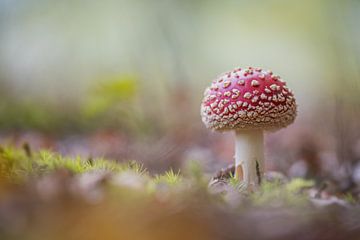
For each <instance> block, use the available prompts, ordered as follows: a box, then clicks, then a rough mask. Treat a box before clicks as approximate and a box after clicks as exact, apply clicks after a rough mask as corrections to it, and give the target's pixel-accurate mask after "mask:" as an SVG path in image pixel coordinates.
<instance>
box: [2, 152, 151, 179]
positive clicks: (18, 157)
mask: <svg viewBox="0 0 360 240" xmlns="http://www.w3.org/2000/svg"><path fill="white" fill-rule="evenodd" d="M58 169H66V170H68V171H70V172H72V173H74V174H76V173H83V172H88V171H95V170H105V171H111V172H121V171H134V172H136V173H138V174H146V170H145V169H144V167H143V166H142V165H141V164H139V163H136V162H134V161H130V162H128V163H117V162H115V161H110V160H106V159H102V158H97V159H85V158H82V157H79V156H77V157H64V156H61V155H60V154H57V153H53V152H50V151H39V152H35V153H32V154H31V155H29V154H28V153H27V152H26V151H24V150H22V149H15V148H10V147H6V148H1V151H0V176H1V177H2V178H6V179H8V180H11V181H19V180H23V179H25V178H26V177H28V176H38V175H42V174H45V173H48V172H51V171H55V170H58Z"/></svg>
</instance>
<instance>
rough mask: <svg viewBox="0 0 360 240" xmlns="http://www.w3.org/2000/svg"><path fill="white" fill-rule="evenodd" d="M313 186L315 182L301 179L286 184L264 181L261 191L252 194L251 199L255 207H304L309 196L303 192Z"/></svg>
mask: <svg viewBox="0 0 360 240" xmlns="http://www.w3.org/2000/svg"><path fill="white" fill-rule="evenodd" d="M312 186H314V182H313V181H309V180H305V179H300V178H297V179H293V180H291V181H290V182H289V183H286V184H283V183H281V182H280V181H274V182H268V181H264V182H263V183H262V185H261V187H260V189H259V191H256V192H254V193H253V194H251V199H252V202H253V203H254V204H255V205H273V206H278V205H291V206H299V205H304V204H306V202H307V196H306V195H305V194H304V192H303V190H304V189H307V188H310V187H312Z"/></svg>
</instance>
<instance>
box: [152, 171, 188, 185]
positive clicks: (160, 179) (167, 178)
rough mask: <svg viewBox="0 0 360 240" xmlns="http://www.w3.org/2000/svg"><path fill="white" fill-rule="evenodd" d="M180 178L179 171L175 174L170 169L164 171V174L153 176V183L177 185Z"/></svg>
mask: <svg viewBox="0 0 360 240" xmlns="http://www.w3.org/2000/svg"><path fill="white" fill-rule="evenodd" d="M181 180H182V177H181V176H180V171H179V172H177V173H175V172H174V171H173V170H172V169H171V170H169V171H166V172H165V173H164V174H161V175H155V178H154V183H156V184H159V183H164V184H167V185H170V186H174V185H177V184H179V183H180V182H181Z"/></svg>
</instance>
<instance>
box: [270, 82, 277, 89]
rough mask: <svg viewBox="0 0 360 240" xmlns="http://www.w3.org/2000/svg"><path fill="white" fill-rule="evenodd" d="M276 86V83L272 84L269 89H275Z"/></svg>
mask: <svg viewBox="0 0 360 240" xmlns="http://www.w3.org/2000/svg"><path fill="white" fill-rule="evenodd" d="M277 87H278V85H276V84H272V85H271V86H270V88H271V90H273V91H275V90H277Z"/></svg>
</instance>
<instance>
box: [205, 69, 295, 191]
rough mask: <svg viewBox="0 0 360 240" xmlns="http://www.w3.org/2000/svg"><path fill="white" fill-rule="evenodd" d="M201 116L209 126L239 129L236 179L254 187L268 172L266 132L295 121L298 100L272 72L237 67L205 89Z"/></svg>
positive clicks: (225, 129) (237, 135)
mask: <svg viewBox="0 0 360 240" xmlns="http://www.w3.org/2000/svg"><path fill="white" fill-rule="evenodd" d="M201 117H202V121H203V122H204V124H205V125H206V127H207V128H210V129H212V130H217V131H229V130H234V131H235V135H236V140H235V178H237V179H238V180H241V181H243V182H244V183H245V185H246V187H250V188H252V187H256V186H258V185H259V184H260V183H261V179H262V175H263V173H264V150H263V149H264V148H263V145H264V131H274V130H278V129H280V128H283V127H286V126H288V125H289V124H291V123H292V122H293V121H294V120H295V117H296V102H295V98H294V95H293V93H292V91H291V90H290V89H289V88H287V86H286V83H285V82H284V81H283V80H282V79H281V78H280V77H279V76H275V75H273V73H272V72H271V71H264V70H262V69H261V68H252V67H249V68H245V69H241V68H237V69H235V70H233V71H231V72H227V73H224V74H222V75H220V76H219V77H218V78H217V79H216V80H214V81H213V82H212V84H211V86H210V87H208V88H207V89H206V90H205V92H204V99H203V101H202V104H201Z"/></svg>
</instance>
